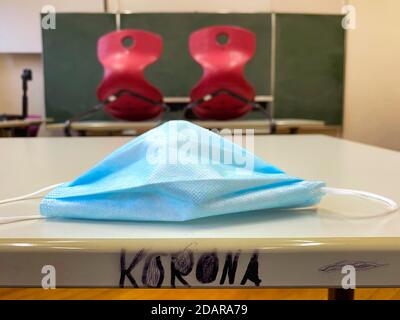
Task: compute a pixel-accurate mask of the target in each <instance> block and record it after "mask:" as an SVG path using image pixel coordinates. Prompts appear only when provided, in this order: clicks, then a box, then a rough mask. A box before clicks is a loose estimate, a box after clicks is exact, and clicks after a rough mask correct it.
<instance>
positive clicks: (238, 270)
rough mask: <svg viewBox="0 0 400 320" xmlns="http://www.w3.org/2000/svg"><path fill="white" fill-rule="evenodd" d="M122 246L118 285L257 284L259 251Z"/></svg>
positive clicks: (122, 286)
mask: <svg viewBox="0 0 400 320" xmlns="http://www.w3.org/2000/svg"><path fill="white" fill-rule="evenodd" d="M129 257H130V258H129V259H128V253H127V252H126V251H125V250H124V249H123V250H122V251H121V255H120V280H119V286H120V287H121V288H124V287H127V286H128V287H129V286H131V287H134V288H138V287H139V286H140V285H139V283H138V280H137V279H140V280H141V283H142V285H143V287H150V288H160V287H162V286H170V287H176V286H184V287H191V286H202V285H205V284H209V285H210V286H218V285H219V286H230V285H231V286H232V285H240V286H259V285H260V283H261V281H262V280H261V279H260V278H259V275H258V268H259V263H258V252H253V253H252V254H242V255H241V252H240V251H237V252H235V253H232V252H227V253H224V254H222V253H221V254H218V253H217V252H216V251H211V252H205V253H197V254H196V258H195V253H194V252H193V251H191V250H189V249H185V250H183V251H181V252H178V253H171V254H166V253H155V252H146V250H145V249H142V250H140V251H138V252H136V253H133V254H129Z"/></svg>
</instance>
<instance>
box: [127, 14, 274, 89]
mask: <svg viewBox="0 0 400 320" xmlns="http://www.w3.org/2000/svg"><path fill="white" fill-rule="evenodd" d="M212 25H235V26H240V27H243V28H247V29H249V30H251V31H253V32H254V33H255V34H256V39H257V50H256V53H255V55H254V57H253V59H252V60H250V61H249V63H248V64H247V65H246V68H245V75H246V78H247V79H248V80H249V81H250V83H252V84H253V86H254V87H255V89H256V93H257V95H269V94H270V87H271V84H270V73H271V71H270V70H271V67H270V65H271V64H270V62H271V15H270V14H265V13H255V14H254V13H253V14H246V13H240V14H217V13H215V14H213V13H168V14H165V13H141V14H126V15H122V16H121V28H122V29H125V28H127V29H144V30H148V31H152V32H155V33H158V34H159V35H161V36H162V38H163V42H164V47H163V55H162V56H161V58H160V60H158V61H157V62H156V63H155V64H154V65H151V66H150V67H149V68H148V69H147V71H146V73H145V74H146V76H147V78H148V79H149V80H150V81H151V82H152V83H154V84H155V85H156V86H157V87H159V88H161V89H162V92H163V94H164V95H165V96H172V97H173V96H181V97H184V96H188V95H189V93H190V90H191V88H192V87H193V86H194V85H195V84H196V82H197V81H198V80H199V79H200V77H201V74H202V70H201V67H200V66H199V65H198V64H197V63H196V62H195V61H194V60H193V59H192V57H191V56H190V53H189V45H188V40H189V36H190V33H192V32H193V31H195V30H197V29H200V28H204V27H208V26H212Z"/></svg>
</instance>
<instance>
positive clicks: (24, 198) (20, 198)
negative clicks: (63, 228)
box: [0, 183, 63, 224]
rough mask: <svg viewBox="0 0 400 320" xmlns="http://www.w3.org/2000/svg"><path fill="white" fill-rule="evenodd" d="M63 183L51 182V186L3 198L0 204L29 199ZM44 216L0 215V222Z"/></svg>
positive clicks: (5, 222) (41, 217) (34, 218)
mask: <svg viewBox="0 0 400 320" xmlns="http://www.w3.org/2000/svg"><path fill="white" fill-rule="evenodd" d="M62 184H63V183H57V184H53V185H51V186H48V187H45V188H42V189H39V190H37V191H35V192H32V193H28V194H25V195H23V196H18V197H14V198H9V199H4V200H0V205H3V204H6V203H13V202H18V201H23V200H29V199H35V198H36V196H38V195H40V194H42V193H43V192H46V191H49V190H52V189H54V188H56V187H58V186H60V185H62ZM44 218H45V217H43V216H41V215H39V214H37V215H31V216H16V217H1V216H0V224H7V223H13V222H19V221H25V220H36V219H44Z"/></svg>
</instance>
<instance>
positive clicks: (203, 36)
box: [189, 26, 256, 120]
mask: <svg viewBox="0 0 400 320" xmlns="http://www.w3.org/2000/svg"><path fill="white" fill-rule="evenodd" d="M221 36H224V37H225V38H226V39H227V42H226V43H225V44H222V43H220V41H219V38H220V37H221ZM189 50H190V54H191V55H192V57H193V59H194V60H195V61H196V62H198V63H199V64H200V65H201V66H202V67H203V76H202V78H201V79H200V81H199V82H198V83H197V84H196V85H195V87H194V88H193V89H192V91H191V93H190V98H191V101H192V102H193V101H197V100H199V99H201V98H202V97H204V96H206V95H208V94H212V93H214V92H216V91H219V90H223V89H226V90H230V91H232V92H234V93H236V94H238V95H240V96H242V97H244V98H246V99H247V100H250V101H253V100H254V97H255V91H254V89H253V87H252V85H251V84H250V83H249V82H248V81H246V79H245V78H244V75H243V70H244V65H245V64H246V63H247V62H248V61H249V60H250V59H251V58H252V57H253V55H254V52H255V50H256V37H255V35H254V33H253V32H251V31H249V30H246V29H243V28H240V27H235V26H213V27H209V28H204V29H200V30H197V31H195V32H193V33H192V34H191V35H190V39H189ZM251 109H252V106H250V105H249V104H247V103H246V102H242V101H239V100H238V99H236V98H234V97H232V96H230V95H228V94H225V93H223V94H220V95H218V96H216V97H215V98H214V99H211V100H209V101H205V102H203V103H201V104H200V105H198V106H195V107H194V108H193V113H194V114H195V115H196V116H197V117H198V118H200V119H216V120H227V119H233V118H237V117H241V116H242V115H244V114H246V113H247V112H249V111H250V110H251Z"/></svg>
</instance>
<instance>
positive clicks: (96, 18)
mask: <svg viewBox="0 0 400 320" xmlns="http://www.w3.org/2000/svg"><path fill="white" fill-rule="evenodd" d="M217 24H231V25H239V26H242V27H245V28H248V29H250V30H252V31H253V32H255V33H256V37H257V51H256V54H255V56H254V58H253V59H252V60H251V61H250V62H249V63H248V65H247V66H246V69H245V74H246V77H247V79H248V80H249V81H250V82H251V83H252V84H253V85H254V86H255V88H256V92H257V94H258V95H270V94H271V93H270V84H271V78H270V71H271V66H270V60H271V55H270V54H271V52H270V51H271V50H270V39H271V36H272V35H271V15H270V14H265V13H255V14H254V13H253V14H213V13H137V14H123V15H121V28H142V29H145V30H149V31H153V32H156V33H159V34H160V35H161V36H162V37H163V39H164V50H163V55H162V57H161V58H160V60H159V61H158V62H156V63H155V64H153V65H151V66H150V67H149V68H148V69H147V70H146V77H147V78H148V79H149V80H150V81H151V82H152V83H153V84H154V85H156V86H157V87H159V88H160V90H161V91H162V92H163V94H164V96H168V97H174V96H188V94H189V92H190V89H191V88H192V86H193V85H194V84H195V83H196V82H197V81H198V79H199V78H200V76H201V68H200V67H199V66H198V65H197V64H196V63H195V62H194V61H193V60H192V59H191V57H190V55H189V51H188V38H189V35H190V33H191V32H192V31H194V30H196V29H198V28H202V27H205V26H210V25H217ZM113 30H115V15H113V14H107V13H92V14H80V13H60V14H57V15H56V29H55V30H52V29H49V30H42V32H43V59H44V60H43V62H44V78H45V103H46V116H47V117H49V118H53V119H54V121H56V122H60V121H65V120H66V119H69V118H71V117H73V116H74V115H76V114H79V113H81V112H84V111H86V110H88V109H90V108H91V107H92V106H94V105H95V104H96V103H97V99H96V88H97V86H98V84H99V83H100V81H101V79H102V75H103V70H102V66H101V65H100V63H99V62H98V60H97V55H96V50H97V40H98V38H99V37H101V36H102V35H103V34H105V33H107V32H110V31H113ZM343 60H344V31H343V29H342V28H341V16H333V15H297V14H296V15H294V14H278V15H277V17H276V82H275V87H276V92H275V116H276V117H278V118H308V119H318V120H325V121H326V122H327V123H328V124H340V123H341V122H342V109H343V108H342V97H343V63H344V62H343ZM89 119H90V120H106V119H111V118H110V117H109V116H107V115H106V114H105V113H104V112H99V113H97V114H95V115H94V116H91V117H90V118H89Z"/></svg>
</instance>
